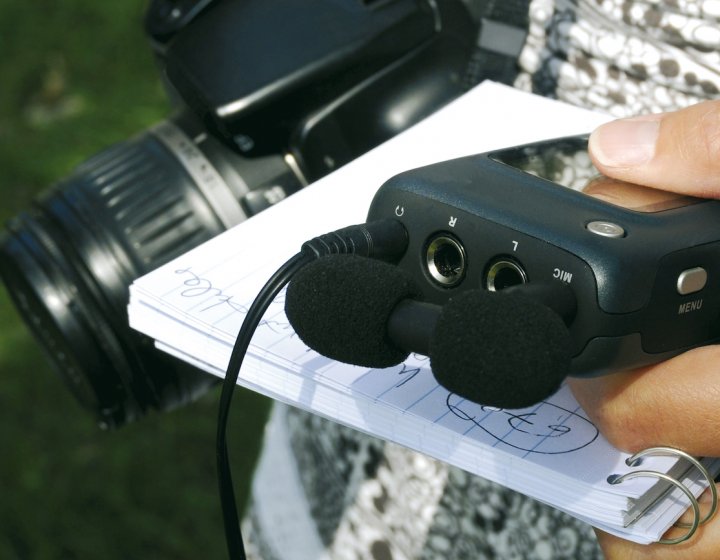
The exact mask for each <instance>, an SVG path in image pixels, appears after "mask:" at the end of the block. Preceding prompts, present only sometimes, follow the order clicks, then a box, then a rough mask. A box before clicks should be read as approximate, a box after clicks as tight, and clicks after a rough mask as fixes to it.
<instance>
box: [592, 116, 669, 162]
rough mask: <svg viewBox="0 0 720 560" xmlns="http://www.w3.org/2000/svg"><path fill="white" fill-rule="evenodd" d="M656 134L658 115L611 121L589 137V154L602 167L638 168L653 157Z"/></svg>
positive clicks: (658, 123)
mask: <svg viewBox="0 0 720 560" xmlns="http://www.w3.org/2000/svg"><path fill="white" fill-rule="evenodd" d="M659 131H660V115H649V116H647V117H640V118H633V119H620V120H617V121H612V122H609V123H607V124H604V125H602V126H600V127H598V128H597V129H596V130H595V131H594V132H593V133H592V134H591V135H590V141H589V148H590V152H591V153H592V155H593V157H594V158H595V159H596V160H597V162H598V163H600V164H602V165H604V166H606V167H633V166H637V165H642V164H644V163H647V162H648V161H650V160H651V159H652V158H653V155H655V143H656V142H657V138H658V133H659Z"/></svg>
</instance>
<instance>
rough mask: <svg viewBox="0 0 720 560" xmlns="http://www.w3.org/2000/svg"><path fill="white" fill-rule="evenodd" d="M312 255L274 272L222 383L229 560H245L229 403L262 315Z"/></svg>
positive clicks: (220, 454) (222, 483)
mask: <svg viewBox="0 0 720 560" xmlns="http://www.w3.org/2000/svg"><path fill="white" fill-rule="evenodd" d="M315 258H316V257H315V255H313V254H311V253H307V252H301V253H298V254H297V255H295V256H294V257H292V258H291V259H290V260H288V261H287V262H286V263H285V264H283V265H282V266H281V267H280V268H279V269H278V270H277V272H275V274H274V275H273V276H272V278H270V280H268V282H267V283H266V284H265V286H263V288H262V289H261V290H260V292H259V293H258V295H257V297H256V298H255V301H253V304H252V305H251V306H250V309H249V310H248V312H247V315H246V316H245V320H244V321H243V324H242V327H241V328H240V332H239V333H238V336H237V339H236V341H235V345H234V346H233V349H232V354H231V355H230V361H229V362H228V367H227V371H226V373H225V381H224V382H223V387H222V393H221V395H220V410H219V413H218V426H217V464H218V484H219V487H220V503H221V505H222V510H223V522H224V524H225V538H226V540H227V548H228V554H229V555H230V558H231V559H232V560H236V559H237V560H245V558H246V557H245V546H244V545H243V540H242V534H241V533H240V518H239V516H238V511H237V506H236V504H235V490H234V488H233V482H232V474H231V472H230V460H229V457H228V449H227V420H228V414H229V412H230V401H231V400H232V395H233V391H234V389H235V385H236V384H237V379H238V375H239V374H240V366H241V365H242V362H243V359H244V358H245V354H246V353H247V349H248V346H250V340H251V339H252V336H253V334H254V333H255V329H256V328H257V326H258V325H259V324H260V321H261V320H262V317H263V315H264V314H265V311H267V308H268V307H269V306H270V304H271V303H272V302H273V300H274V299H275V297H276V296H277V295H278V293H279V292H280V290H282V289H283V287H284V286H285V285H286V284H287V283H288V282H289V281H290V279H291V278H292V277H293V275H294V274H295V273H296V272H297V271H298V270H300V269H301V268H302V267H303V266H305V265H306V264H307V263H309V262H310V261H313V260H315Z"/></svg>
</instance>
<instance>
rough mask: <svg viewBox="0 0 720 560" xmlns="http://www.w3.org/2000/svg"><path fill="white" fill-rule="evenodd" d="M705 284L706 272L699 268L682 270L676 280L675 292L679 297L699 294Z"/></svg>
mask: <svg viewBox="0 0 720 560" xmlns="http://www.w3.org/2000/svg"><path fill="white" fill-rule="evenodd" d="M705 284H707V271H706V270H705V269H704V268H702V267H701V266H697V267H695V268H688V269H687V270H683V271H682V272H681V273H680V275H679V276H678V279H677V291H678V294H680V295H681V296H686V295H688V294H694V293H695V292H699V291H700V290H702V289H703V288H704V287H705Z"/></svg>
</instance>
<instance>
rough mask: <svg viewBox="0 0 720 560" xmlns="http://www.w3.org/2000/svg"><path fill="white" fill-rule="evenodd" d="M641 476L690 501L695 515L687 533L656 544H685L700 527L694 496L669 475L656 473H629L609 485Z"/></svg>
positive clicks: (697, 506) (661, 540)
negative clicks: (666, 484) (668, 486)
mask: <svg viewBox="0 0 720 560" xmlns="http://www.w3.org/2000/svg"><path fill="white" fill-rule="evenodd" d="M642 476H645V477H655V478H660V479H662V480H665V481H667V482H669V483H670V484H672V485H673V486H675V487H677V488H679V489H680V490H681V491H682V492H683V494H685V496H687V499H688V500H690V507H692V509H693V513H694V514H695V515H694V517H693V522H692V523H691V524H690V525H689V527H690V528H689V529H688V531H687V533H685V534H684V535H681V536H679V537H677V538H675V539H660V540H659V541H658V543H659V544H679V543H681V542H685V541H686V540H688V539H689V538H690V537H692V536H693V535H694V534H695V531H697V529H698V527H699V526H700V506H699V505H698V501H697V500H696V499H695V496H693V494H692V492H690V490H688V489H687V488H686V487H685V486H684V485H683V483H682V482H680V481H679V480H676V479H674V478H673V477H672V476H670V475H667V474H665V473H661V472H657V471H631V472H628V473H625V474H623V475H621V476H619V477H617V478H616V479H614V480H612V481H611V482H610V484H620V483H621V482H623V481H625V480H628V479H630V478H638V477H642Z"/></svg>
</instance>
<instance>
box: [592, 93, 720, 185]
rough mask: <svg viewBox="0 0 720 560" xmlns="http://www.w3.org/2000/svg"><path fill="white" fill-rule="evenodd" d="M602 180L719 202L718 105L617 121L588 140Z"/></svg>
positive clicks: (715, 102) (701, 104) (719, 129)
mask: <svg viewBox="0 0 720 560" xmlns="http://www.w3.org/2000/svg"><path fill="white" fill-rule="evenodd" d="M589 149H590V155H591V157H592V158H593V162H594V163H595V165H596V167H597V168H598V169H599V170H600V171H601V172H602V173H604V174H605V175H608V176H609V177H613V178H616V179H621V180H624V181H628V182H631V183H637V184H640V185H646V186H648V187H655V188H658V189H662V190H668V191H674V192H678V193H682V194H689V195H694V196H700V197H703V198H720V100H713V101H705V102H702V103H698V104H697V105H692V106H690V107H687V108H685V109H680V110H678V111H674V112H671V113H661V114H654V115H646V116H642V117H633V118H629V119H620V120H616V121H612V122H609V123H606V124H604V125H602V126H600V127H599V128H597V129H596V130H595V131H594V132H593V133H592V134H591V135H590V142H589Z"/></svg>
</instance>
